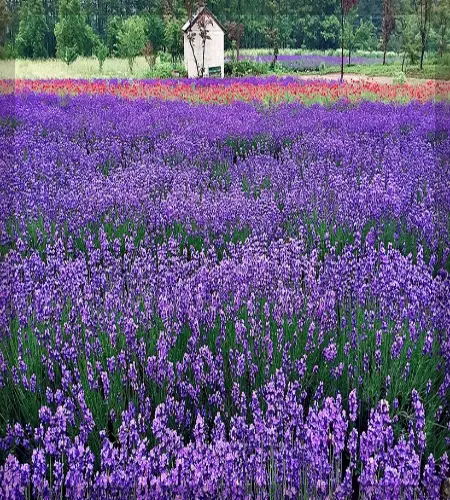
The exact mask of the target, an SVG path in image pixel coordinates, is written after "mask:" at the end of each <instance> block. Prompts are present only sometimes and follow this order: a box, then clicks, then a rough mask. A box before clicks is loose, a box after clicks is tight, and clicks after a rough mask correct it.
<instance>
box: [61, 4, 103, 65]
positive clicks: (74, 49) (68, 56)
mask: <svg viewBox="0 0 450 500" xmlns="http://www.w3.org/2000/svg"><path fill="white" fill-rule="evenodd" d="M55 37H56V54H57V56H58V57H60V58H61V59H63V60H64V61H65V62H66V63H67V64H70V63H71V62H73V61H74V57H75V59H76V57H77V56H79V55H88V54H89V53H90V52H91V50H92V47H93V44H94V42H95V36H94V32H93V30H92V28H91V27H90V26H89V25H88V24H87V22H86V16H85V14H84V12H83V10H82V8H81V4H80V1H79V0H60V1H59V15H58V22H57V23H56V25H55Z"/></svg>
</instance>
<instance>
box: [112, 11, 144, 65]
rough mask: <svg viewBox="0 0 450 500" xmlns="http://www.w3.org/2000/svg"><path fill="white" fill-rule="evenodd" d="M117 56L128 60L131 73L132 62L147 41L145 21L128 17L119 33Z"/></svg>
mask: <svg viewBox="0 0 450 500" xmlns="http://www.w3.org/2000/svg"><path fill="white" fill-rule="evenodd" d="M118 38H119V54H120V55H121V56H122V57H125V58H127V59H128V65H129V67H130V71H131V72H133V65H134V60H135V59H136V57H137V56H138V55H139V54H140V53H141V52H142V49H143V48H144V47H145V42H146V41H147V35H146V23H145V19H143V18H142V17H139V16H132V17H129V18H128V19H127V20H126V21H125V22H124V23H123V25H122V28H121V30H120V31H119V35H118Z"/></svg>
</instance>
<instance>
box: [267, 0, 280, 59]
mask: <svg viewBox="0 0 450 500" xmlns="http://www.w3.org/2000/svg"><path fill="white" fill-rule="evenodd" d="M267 5H268V8H269V12H270V15H269V18H270V24H269V26H268V27H266V28H265V34H266V37H267V40H268V42H269V47H270V48H271V49H272V51H273V59H272V64H271V66H272V68H273V67H275V64H276V63H277V59H278V52H279V49H280V0H269V2H268V4H267Z"/></svg>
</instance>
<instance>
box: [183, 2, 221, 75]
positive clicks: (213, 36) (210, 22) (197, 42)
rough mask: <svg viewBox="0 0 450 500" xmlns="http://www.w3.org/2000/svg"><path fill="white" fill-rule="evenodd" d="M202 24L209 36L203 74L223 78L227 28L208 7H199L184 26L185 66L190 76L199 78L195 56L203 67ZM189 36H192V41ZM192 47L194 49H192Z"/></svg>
mask: <svg viewBox="0 0 450 500" xmlns="http://www.w3.org/2000/svg"><path fill="white" fill-rule="evenodd" d="M199 24H200V26H199ZM201 26H203V27H204V28H203V31H207V37H208V38H207V39H206V43H205V71H204V75H203V76H216V77H221V78H223V74H224V68H223V65H224V58H225V50H224V37H225V29H224V27H223V26H222V25H221V24H220V22H219V21H218V20H217V18H216V17H215V16H214V14H212V13H211V11H210V10H209V9H208V7H201V8H199V9H198V10H197V12H196V13H195V14H194V15H193V16H192V17H191V19H190V20H188V21H187V22H186V24H185V25H184V26H183V28H182V29H183V32H184V66H185V67H186V70H187V72H188V77H189V78H198V77H199V76H200V75H199V74H198V71H197V65H196V63H195V58H197V63H198V66H199V68H201V67H202V64H203V44H202V38H201ZM189 37H191V42H190V41H189ZM191 44H192V46H191ZM192 47H193V48H194V50H192ZM194 53H195V57H194Z"/></svg>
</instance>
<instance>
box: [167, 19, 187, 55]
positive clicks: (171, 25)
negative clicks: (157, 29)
mask: <svg viewBox="0 0 450 500" xmlns="http://www.w3.org/2000/svg"><path fill="white" fill-rule="evenodd" d="M181 27H182V23H181V22H180V21H178V20H177V19H174V18H173V19H170V20H169V21H168V22H167V23H166V27H165V29H164V45H165V46H166V49H167V51H168V52H169V54H170V55H171V57H172V61H173V62H175V61H177V60H179V59H181V57H182V56H183V32H182V31H181Z"/></svg>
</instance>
